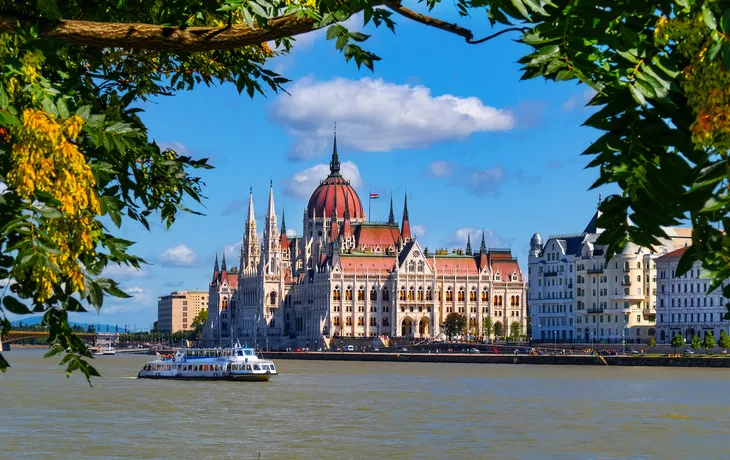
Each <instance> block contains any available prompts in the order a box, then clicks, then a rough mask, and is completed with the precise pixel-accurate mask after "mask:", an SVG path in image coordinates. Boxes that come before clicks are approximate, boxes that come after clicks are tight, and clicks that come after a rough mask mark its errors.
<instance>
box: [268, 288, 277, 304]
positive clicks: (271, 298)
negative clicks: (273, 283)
mask: <svg viewBox="0 0 730 460" xmlns="http://www.w3.org/2000/svg"><path fill="white" fill-rule="evenodd" d="M269 303H270V304H271V305H276V292H275V291H271V294H269Z"/></svg>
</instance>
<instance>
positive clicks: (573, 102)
mask: <svg viewBox="0 0 730 460" xmlns="http://www.w3.org/2000/svg"><path fill="white" fill-rule="evenodd" d="M595 95H596V92H595V91H594V90H593V89H591V88H587V89H585V90H584V91H583V92H582V93H580V94H578V95H575V96H571V97H570V98H568V100H567V101H565V102H563V106H562V107H563V110H576V109H582V108H584V107H585V106H586V105H587V104H588V102H589V101H590V100H591V99H593V96H595Z"/></svg>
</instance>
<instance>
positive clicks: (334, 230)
mask: <svg viewBox="0 0 730 460" xmlns="http://www.w3.org/2000/svg"><path fill="white" fill-rule="evenodd" d="M333 158H334V157H333ZM339 227H340V226H339V225H338V224H337V193H335V205H334V206H333V207H332V215H331V216H330V243H333V242H334V241H335V240H336V239H337V237H338V236H339V230H340V228H339Z"/></svg>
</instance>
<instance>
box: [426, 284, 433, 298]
mask: <svg viewBox="0 0 730 460" xmlns="http://www.w3.org/2000/svg"><path fill="white" fill-rule="evenodd" d="M426 300H433V293H432V292H431V286H429V287H427V288H426Z"/></svg>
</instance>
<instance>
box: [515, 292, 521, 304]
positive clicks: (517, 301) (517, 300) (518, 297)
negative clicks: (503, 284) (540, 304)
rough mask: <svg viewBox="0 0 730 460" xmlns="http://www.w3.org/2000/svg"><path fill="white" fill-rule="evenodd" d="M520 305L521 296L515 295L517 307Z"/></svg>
mask: <svg viewBox="0 0 730 460" xmlns="http://www.w3.org/2000/svg"><path fill="white" fill-rule="evenodd" d="M519 306H520V296H518V295H516V296H515V307H519Z"/></svg>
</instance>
